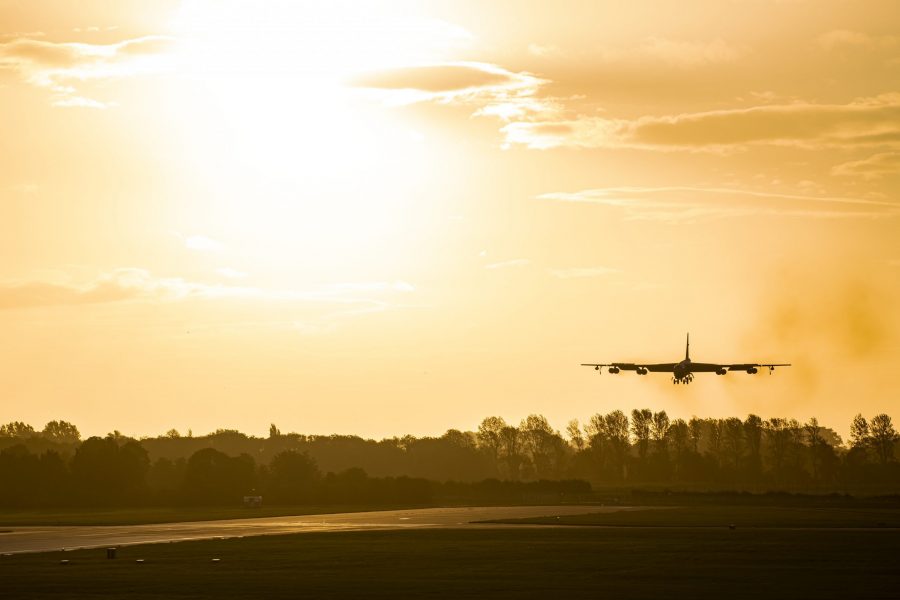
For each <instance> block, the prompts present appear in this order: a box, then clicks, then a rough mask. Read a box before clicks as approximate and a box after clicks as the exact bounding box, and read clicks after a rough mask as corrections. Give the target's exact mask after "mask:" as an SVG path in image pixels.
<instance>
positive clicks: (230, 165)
mask: <svg viewBox="0 0 900 600" xmlns="http://www.w3.org/2000/svg"><path fill="white" fill-rule="evenodd" d="M353 8H354V10H353V11H352V12H351V11H350V10H348V6H347V5H344V4H342V3H337V2H335V3H331V2H322V3H318V2H311V3H307V2H266V3H262V4H260V3H244V2H218V1H217V2H209V1H195V2H188V3H186V4H185V5H184V6H183V7H182V9H181V10H180V11H179V12H178V14H177V15H176V16H175V18H174V20H173V23H172V31H173V36H174V37H175V44H174V48H175V50H174V52H175V53H176V56H175V60H174V64H175V65H176V70H177V73H176V74H177V77H176V78H175V79H176V81H177V82H178V84H177V86H176V88H175V89H174V90H173V91H172V95H171V96H170V99H169V101H168V102H167V104H168V106H169V115H170V117H171V118H172V119H173V120H175V121H176V122H177V125H178V127H177V129H178V131H180V132H181V134H180V135H181V136H182V142H183V143H182V151H183V153H184V155H185V161H184V167H185V168H184V172H183V174H182V176H183V177H184V178H186V179H189V180H190V181H191V183H192V185H191V186H190V188H191V189H193V190H198V191H199V194H198V195H199V196H200V197H199V198H191V199H190V200H189V201H188V202H187V203H186V206H185V213H184V215H183V217H184V218H185V219H187V220H188V221H191V222H193V223H195V226H196V227H199V228H201V229H203V230H204V231H203V233H204V234H206V235H211V234H212V233H215V235H218V236H220V237H227V238H229V241H230V242H231V243H233V244H237V245H239V246H242V247H247V248H252V249H253V252H254V253H255V254H256V255H257V256H259V260H260V261H265V262H266V264H267V265H271V264H273V263H277V262H278V261H290V260H291V259H290V257H292V256H297V255H302V256H306V257H309V258H310V260H314V261H315V262H316V264H317V265H319V266H321V268H323V269H329V268H333V267H335V266H337V265H342V264H347V263H348V262H352V260H353V259H355V260H356V261H357V263H367V264H370V265H372V266H384V265H383V264H382V265H378V262H379V260H381V261H382V262H384V261H386V260H388V257H379V251H378V248H380V247H383V246H384V245H383V244H380V243H379V241H380V240H383V239H386V238H390V237H391V236H392V235H394V234H396V233H397V232H400V231H403V230H404V229H406V228H408V227H411V226H414V223H411V222H409V220H408V218H409V215H410V213H411V212H412V211H411V208H412V206H413V204H415V203H417V202H420V198H418V197H416V194H415V190H416V189H418V187H419V182H421V181H423V180H425V179H426V178H427V176H428V171H429V169H430V167H429V165H430V164H433V163H434V162H435V161H434V160H433V159H434V156H433V152H431V151H430V150H429V149H428V148H426V147H425V146H426V145H427V143H426V141H425V138H426V136H425V135H424V134H423V132H421V131H420V130H418V129H415V128H413V127H411V126H410V124H409V123H406V122H405V121H404V120H403V117H402V115H401V114H400V112H399V111H392V110H389V109H386V108H385V107H384V106H383V105H380V104H377V103H375V102H373V101H372V99H371V98H366V97H364V96H363V95H362V94H360V93H359V90H356V89H354V88H353V87H352V86H351V85H350V84H348V81H350V80H352V79H353V77H354V76H355V75H356V74H358V73H361V72H370V71H377V70H378V69H385V68H390V67H394V66H399V65H403V64H408V63H413V62H421V61H422V60H437V59H439V58H440V57H441V56H442V54H443V53H445V52H446V51H447V49H448V48H449V47H450V46H452V45H453V44H454V43H456V42H457V41H459V40H461V39H464V38H465V33H464V32H462V31H461V30H458V29H456V28H454V27H452V26H450V25H448V24H446V23H443V22H441V21H436V20H433V19H425V18H416V17H410V16H403V17H399V16H392V15H391V14H389V13H388V12H386V11H385V10H380V9H379V8H378V6H377V5H365V6H360V7H357V4H356V3H354V4H353ZM418 212H419V213H421V211H418ZM185 227H187V225H185Z"/></svg>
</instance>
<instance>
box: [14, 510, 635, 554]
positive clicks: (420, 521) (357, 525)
mask: <svg viewBox="0 0 900 600" xmlns="http://www.w3.org/2000/svg"><path fill="white" fill-rule="evenodd" d="M619 510H628V508H626V507H611V506H606V507H603V506H479V507H458V508H421V509H412V510H386V511H375V512H356V513H335V514H325V515H299V516H295V517H266V518H259V519H231V520H223V521H194V522H185V523H161V524H153V525H102V526H99V525H97V526H95V525H77V526H41V527H4V528H3V530H2V532H0V554H15V553H20V552H48V551H54V550H74V549H76V548H101V547H106V546H109V547H112V546H126V545H132V544H158V543H165V542H181V541H186V540H202V539H215V538H234V537H245V536H251V535H276V534H286V533H304V532H311V531H365V530H376V529H377V530H390V529H414V528H418V529H422V528H432V529H436V528H460V527H481V528H484V527H494V528H499V527H516V526H515V525H499V524H479V523H473V522H474V521H486V520H494V519H518V518H528V517H547V516H557V515H577V514H585V513H598V512H615V511H619Z"/></svg>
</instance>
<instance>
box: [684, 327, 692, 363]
mask: <svg viewBox="0 0 900 600" xmlns="http://www.w3.org/2000/svg"><path fill="white" fill-rule="evenodd" d="M684 360H691V334H690V333H689V334H687V345H686V346H685V347H684Z"/></svg>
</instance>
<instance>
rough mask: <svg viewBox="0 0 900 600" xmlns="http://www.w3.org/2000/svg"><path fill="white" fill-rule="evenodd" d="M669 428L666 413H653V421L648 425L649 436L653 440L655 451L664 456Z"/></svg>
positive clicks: (669, 423) (669, 424) (662, 411)
mask: <svg viewBox="0 0 900 600" xmlns="http://www.w3.org/2000/svg"><path fill="white" fill-rule="evenodd" d="M670 426H671V422H670V421H669V415H667V414H666V411H664V410H661V411H659V412H657V413H653V421H652V422H651V424H650V436H651V437H652V438H653V442H654V446H656V451H657V452H658V453H660V454H665V452H666V450H667V443H668V436H669V427H670Z"/></svg>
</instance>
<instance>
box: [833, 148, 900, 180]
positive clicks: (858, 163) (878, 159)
mask: <svg viewBox="0 0 900 600" xmlns="http://www.w3.org/2000/svg"><path fill="white" fill-rule="evenodd" d="M831 172H832V174H834V175H855V176H859V177H862V178H863V179H878V178H880V177H883V176H885V175H900V152H882V153H880V154H874V155H872V156H870V157H868V158H864V159H862V160H854V161H850V162H845V163H842V164H840V165H837V166H835V167H834V168H833V169H832V170H831Z"/></svg>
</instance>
